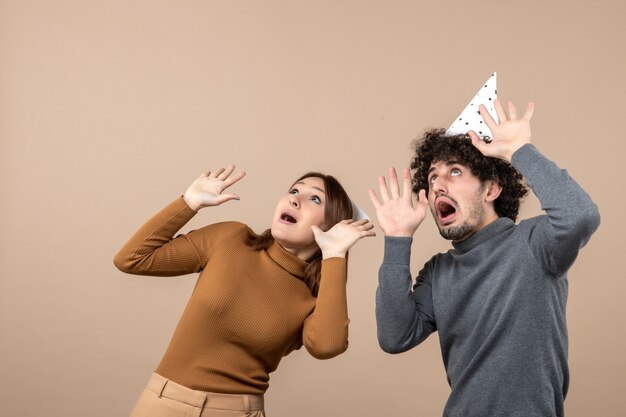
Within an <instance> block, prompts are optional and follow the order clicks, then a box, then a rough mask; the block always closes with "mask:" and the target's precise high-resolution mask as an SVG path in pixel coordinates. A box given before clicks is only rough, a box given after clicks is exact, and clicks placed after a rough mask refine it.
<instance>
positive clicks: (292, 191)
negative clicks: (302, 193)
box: [289, 188, 298, 194]
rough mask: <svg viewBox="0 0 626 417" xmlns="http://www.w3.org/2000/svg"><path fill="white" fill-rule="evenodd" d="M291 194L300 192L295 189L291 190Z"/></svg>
mask: <svg viewBox="0 0 626 417" xmlns="http://www.w3.org/2000/svg"><path fill="white" fill-rule="evenodd" d="M289 194H298V190H296V189H295V188H294V189H292V190H289Z"/></svg>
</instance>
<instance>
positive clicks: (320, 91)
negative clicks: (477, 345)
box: [0, 0, 626, 417]
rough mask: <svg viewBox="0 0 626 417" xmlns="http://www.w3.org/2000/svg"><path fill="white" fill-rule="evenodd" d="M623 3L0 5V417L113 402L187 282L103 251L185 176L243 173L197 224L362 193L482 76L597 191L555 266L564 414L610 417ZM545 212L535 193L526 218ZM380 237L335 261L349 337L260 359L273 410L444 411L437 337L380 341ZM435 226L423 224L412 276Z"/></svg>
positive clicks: (400, 162) (126, 399)
mask: <svg viewBox="0 0 626 417" xmlns="http://www.w3.org/2000/svg"><path fill="white" fill-rule="evenodd" d="M625 4H626V3H624V2H623V1H622V0H596V1H589V0H584V1H580V2H575V1H571V0H568V1H565V0H557V1H545V0H543V1H539V0H537V1H533V0H530V1H526V2H509V1H503V0H492V1H491V0H482V1H465V2H461V1H452V0H442V1H429V2H426V1H421V2H418V1H387V2H382V1H356V0H352V1H316V2H313V1H307V2H305V1H209V0H202V1H200V0H197V1H190V0H184V1H163V0H150V1H147V0H130V1H129V0H124V1H120V0H101V1H85V0H81V1H79V0H56V1H52V0H50V1H43V0H19V1H18V0H12V1H11V0H1V1H0V146H1V147H0V187H1V188H0V190H1V195H2V203H1V204H0V210H1V211H0V213H1V216H0V219H1V220H0V221H1V223H0V225H1V230H2V239H1V243H0V245H1V247H0V275H1V280H0V375H1V376H2V378H0V415H2V416H6V417H21V416H36V415H46V416H59V417H60V416H79V415H90V416H93V417H99V416H102V417H105V416H124V415H126V414H127V413H128V412H129V410H130V408H131V407H132V404H133V403H134V401H135V399H136V398H137V396H138V394H139V393H140V391H141V389H142V388H143V386H144V384H145V382H146V380H147V378H148V376H149V373H150V371H151V370H152V369H153V368H154V366H155V365H156V364H157V362H158V361H159V359H160V356H161V354H162V353H163V351H164V349H165V347H166V345H167V343H168V341H169V337H170V335H171V333H172V330H173V328H174V326H175V325H176V322H177V320H178V317H179V314H180V313H181V311H182V309H183V308H184V305H185V302H186V299H187V297H188V295H189V293H190V291H191V288H192V287H193V285H194V281H195V277H193V276H187V277H179V278H145V277H144V278H138V277H131V276H126V275H124V274H122V273H120V272H118V271H117V270H116V269H115V268H114V267H113V264H112V257H113V255H114V253H115V252H116V251H117V250H118V249H119V248H120V247H121V245H122V244H123V243H124V242H125V241H126V239H127V238H128V237H129V236H130V235H131V233H133V231H134V230H135V229H136V228H137V227H138V226H139V225H140V224H141V223H142V222H143V221H144V220H146V219H147V218H148V217H149V216H150V215H151V214H152V213H154V212H155V211H156V210H158V209H159V208H160V207H162V206H163V205H165V204H166V203H168V202H169V201H170V200H172V199H174V198H175V197H176V196H177V195H179V194H181V193H182V192H183V191H184V190H185V188H186V187H187V185H188V183H190V182H191V181H192V180H193V179H194V178H195V177H196V176H197V175H198V174H199V173H200V172H201V171H202V170H204V169H206V168H214V167H218V166H221V165H224V164H228V163H231V162H235V163H237V164H238V166H239V167H241V168H242V169H245V170H246V171H247V172H248V177H247V178H245V180H244V181H243V182H241V183H240V184H238V185H237V187H236V190H237V191H238V192H239V193H240V195H241V196H242V199H241V201H240V202H232V203H231V204H228V205H227V206H222V207H219V208H216V209H212V210H206V211H204V212H202V213H201V214H200V215H199V216H197V217H196V218H195V219H194V220H193V222H192V224H190V228H191V227H198V226H200V225H203V224H206V223H209V222H214V221H218V220H224V219H238V220H241V221H244V222H247V223H248V224H250V225H251V226H252V227H253V228H255V229H256V230H259V231H261V230H263V229H264V228H265V227H267V226H268V225H269V222H270V218H271V215H272V213H273V209H274V205H275V202H276V200H277V198H278V197H279V196H280V195H281V193H283V192H284V191H285V190H286V187H288V186H289V184H290V183H289V181H290V180H292V179H294V178H295V177H296V176H298V175H300V174H301V173H303V172H304V171H306V170H309V169H317V170H323V171H328V172H331V173H334V174H335V175H337V176H338V177H339V178H340V179H341V180H342V181H343V183H344V185H345V186H346V187H347V189H348V190H349V191H350V192H351V194H352V196H353V198H354V199H355V200H357V201H358V202H359V203H360V204H361V205H362V206H363V207H364V208H366V210H367V211H369V212H370V214H373V210H372V208H371V205H370V203H369V200H368V197H367V189H368V188H369V187H373V186H375V185H376V177H377V176H378V175H379V174H381V173H384V172H385V169H386V168H387V167H388V166H396V167H401V166H404V165H406V164H407V163H408V161H409V158H410V145H409V144H410V141H411V139H412V138H414V137H415V136H417V135H418V134H419V133H420V132H422V131H423V130H424V128H427V127H436V126H443V127H447V126H448V125H449V124H450V123H451V121H452V120H453V119H454V117H455V116H456V115H457V114H458V112H459V111H460V110H461V109H462V108H463V107H464V106H465V104H466V103H467V102H468V101H469V99H470V98H471V97H472V96H473V94H474V93H475V91H476V90H477V88H478V87H479V86H480V83H482V82H483V81H484V80H485V79H486V78H487V77H488V76H489V74H490V73H491V72H493V71H498V73H499V86H498V87H499V88H498V90H499V94H500V97H501V98H505V99H509V98H510V99H513V100H515V101H516V102H517V103H518V104H519V105H520V106H523V105H524V104H525V102H526V101H527V100H531V99H532V100H535V101H536V103H537V107H536V112H535V117H534V118H533V133H534V138H533V140H534V143H535V144H536V145H537V146H538V147H539V148H540V149H541V150H542V151H543V152H544V153H545V154H546V155H547V156H548V157H550V158H552V159H553V160H555V161H556V162H557V163H558V164H559V165H561V166H563V167H566V168H568V169H569V171H570V173H571V174H572V175H573V176H574V177H575V178H576V179H577V180H578V181H579V182H580V183H581V184H582V186H583V187H584V188H585V189H586V190H588V191H589V193H590V194H591V195H592V197H593V198H594V200H595V201H596V202H597V203H598V204H599V206H600V209H601V213H602V222H603V223H602V226H601V228H600V230H599V231H598V232H597V234H596V235H595V236H594V238H593V239H592V241H591V243H590V244H589V245H588V246H587V247H586V248H585V249H584V250H583V251H582V253H581V255H580V256H579V259H578V262H577V263H576V265H575V266H574V267H573V269H572V270H571V273H570V298H569V305H568V314H569V316H568V319H569V330H570V364H571V374H572V380H571V390H570V393H569V395H568V398H567V401H566V407H567V411H568V415H569V416H570V417H583V416H591V415H597V416H603V417H611V416H623V415H625V414H626V406H625V405H624V401H623V396H624V394H623V391H624V388H625V386H624V385H625V384H624V372H625V371H626V366H625V364H626V360H625V359H624V356H625V355H624V352H626V334H625V331H624V293H625V289H626V282H625V280H624V269H623V262H622V261H621V259H623V257H624V256H623V254H622V251H621V246H620V245H621V243H622V241H623V235H624V232H625V231H626V230H625V227H624V225H625V222H624V214H623V213H624V205H623V204H624V197H623V193H624V179H625V178H626V176H625V174H626V171H625V168H624V156H623V152H624V150H625V149H626V147H625V146H624V141H625V140H626V139H625V138H624V128H623V120H624V98H625V93H626V81H625V76H624V74H626V54H625V43H624V39H626V6H625ZM538 212H539V209H538V204H537V202H536V200H535V199H534V197H532V198H529V199H528V200H527V201H526V203H525V205H524V210H523V215H524V216H530V215H535V214H537V213H538ZM382 244H383V241H382V237H381V233H379V237H377V238H375V239H370V240H368V241H364V242H361V243H359V244H358V246H357V247H355V250H353V251H352V254H351V259H350V280H349V284H348V285H349V288H348V291H349V307H350V316H351V319H352V322H351V328H350V332H351V334H350V348H349V350H348V352H347V353H346V354H344V355H342V356H340V357H338V358H336V359H334V360H331V361H326V362H322V361H316V360H314V359H312V358H311V357H309V356H308V355H307V354H306V352H305V351H304V350H302V351H298V352H296V353H294V354H292V355H290V356H289V357H287V358H285V359H284V361H283V362H282V363H281V366H280V368H279V370H278V371H277V372H276V373H274V374H273V375H272V380H271V387H270V390H269V391H268V395H267V400H268V405H267V410H268V415H269V416H272V417H285V416H296V415H297V416H302V417H308V416H357V415H358V416H361V415H367V416H379V415H390V416H391V415H393V416H407V417H408V416H437V415H441V410H442V409H443V404H444V402H445V400H446V398H447V395H448V393H449V388H448V386H447V383H446V380H445V374H444V370H443V366H442V364H441V355H440V353H439V347H438V340H437V337H436V335H434V336H431V337H430V339H429V340H428V341H427V342H426V343H424V344H423V345H422V346H420V347H419V348H417V349H414V350H412V351H410V352H408V353H405V354H402V355H398V356H392V355H387V354H384V353H383V352H382V351H381V350H380V349H379V348H378V346H377V342H376V336H375V330H376V327H375V321H374V292H375V288H376V281H377V269H378V265H379V262H380V260H381V256H382ZM448 245H449V244H448V243H447V242H446V241H444V240H442V239H441V238H440V237H439V235H438V234H437V233H436V231H435V228H434V226H433V222H432V220H429V221H428V222H427V223H425V224H424V226H423V227H422V228H421V229H420V231H419V232H418V235H417V238H416V241H415V243H414V247H413V259H412V261H413V270H414V272H417V269H418V268H419V267H420V266H421V265H422V264H423V262H425V261H426V260H427V259H428V258H429V257H430V256H431V255H432V254H433V253H434V252H436V251H442V250H446V249H447V248H448Z"/></svg>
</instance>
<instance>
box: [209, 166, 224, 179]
mask: <svg viewBox="0 0 626 417" xmlns="http://www.w3.org/2000/svg"><path fill="white" fill-rule="evenodd" d="M222 172H224V168H219V169H218V170H217V171H213V172H211V173H210V174H209V177H211V178H217V177H218V175H220V174H221V173H222Z"/></svg>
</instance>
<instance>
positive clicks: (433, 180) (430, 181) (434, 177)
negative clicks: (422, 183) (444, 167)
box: [428, 175, 437, 184]
mask: <svg viewBox="0 0 626 417" xmlns="http://www.w3.org/2000/svg"><path fill="white" fill-rule="evenodd" d="M436 179H437V176H435V175H433V176H432V177H430V179H429V180H428V182H429V183H431V184H432V183H434V182H435V180H436Z"/></svg>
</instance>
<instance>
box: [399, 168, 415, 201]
mask: <svg viewBox="0 0 626 417" xmlns="http://www.w3.org/2000/svg"><path fill="white" fill-rule="evenodd" d="M402 174H403V176H404V184H403V190H402V192H403V194H402V196H403V197H404V198H408V199H409V200H410V199H411V195H412V193H413V179H412V178H411V171H409V169H408V168H404V169H403V170H402Z"/></svg>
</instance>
